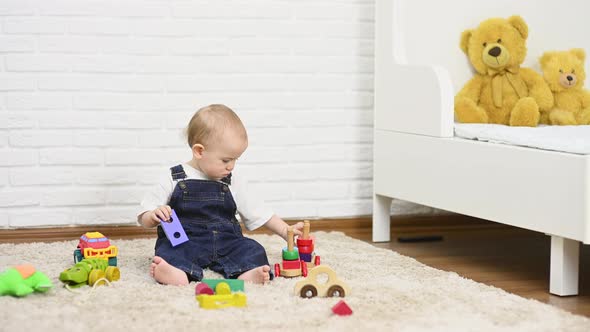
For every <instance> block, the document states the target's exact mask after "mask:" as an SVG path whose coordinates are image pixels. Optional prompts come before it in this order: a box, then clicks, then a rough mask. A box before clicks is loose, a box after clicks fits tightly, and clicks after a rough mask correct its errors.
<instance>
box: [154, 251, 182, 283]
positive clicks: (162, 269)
mask: <svg viewBox="0 0 590 332" xmlns="http://www.w3.org/2000/svg"><path fill="white" fill-rule="evenodd" d="M150 275H151V276H152V277H153V278H154V279H156V281H157V282H159V283H161V284H164V285H178V286H184V285H188V277H187V276H186V273H185V272H184V271H182V270H180V269H178V268H176V267H174V266H172V265H170V264H168V262H166V261H165V260H164V259H163V258H162V257H159V256H154V259H153V260H152V264H151V265H150Z"/></svg>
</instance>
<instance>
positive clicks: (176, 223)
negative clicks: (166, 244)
mask: <svg viewBox="0 0 590 332" xmlns="http://www.w3.org/2000/svg"><path fill="white" fill-rule="evenodd" d="M171 220H172V221H171V222H167V221H162V222H160V225H161V226H162V229H163V230H164V233H166V237H167V238H168V240H170V243H171V244H172V246H173V247H176V246H177V245H179V244H182V243H185V242H186V241H188V237H187V236H186V233H185V232H184V229H183V228H182V224H180V220H179V219H178V216H177V215H176V212H174V210H172V215H171Z"/></svg>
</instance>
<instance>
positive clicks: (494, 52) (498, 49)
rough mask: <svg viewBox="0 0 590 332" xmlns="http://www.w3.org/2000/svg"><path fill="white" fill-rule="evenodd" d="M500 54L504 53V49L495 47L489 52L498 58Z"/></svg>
mask: <svg viewBox="0 0 590 332" xmlns="http://www.w3.org/2000/svg"><path fill="white" fill-rule="evenodd" d="M500 53H502V49H501V48H499V47H498V46H494V47H492V48H491V49H490V50H489V51H488V54H489V55H491V56H493V57H497V56H498V55H500Z"/></svg>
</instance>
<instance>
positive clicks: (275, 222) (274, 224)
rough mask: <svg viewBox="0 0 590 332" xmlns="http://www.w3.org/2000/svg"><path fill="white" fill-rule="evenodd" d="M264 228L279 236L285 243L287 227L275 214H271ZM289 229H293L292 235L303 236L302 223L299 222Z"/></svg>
mask: <svg viewBox="0 0 590 332" xmlns="http://www.w3.org/2000/svg"><path fill="white" fill-rule="evenodd" d="M264 227H266V228H268V229H270V230H271V231H272V232H273V233H275V234H277V235H279V236H280V237H282V238H283V239H285V241H287V229H288V228H289V225H288V224H287V223H286V222H285V221H284V220H283V219H281V218H280V217H279V216H277V215H276V214H273V216H272V217H271V218H270V219H269V220H268V221H267V222H266V224H264ZM291 227H293V233H294V234H295V235H302V234H303V231H302V230H303V222H301V221H300V222H298V223H296V224H295V225H292V226H291Z"/></svg>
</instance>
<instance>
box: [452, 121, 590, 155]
mask: <svg viewBox="0 0 590 332" xmlns="http://www.w3.org/2000/svg"><path fill="white" fill-rule="evenodd" d="M455 136H458V137H462V138H468V139H475V140H478V141H485V142H492V143H501V144H510V145H518V146H526V147H532V148H537V149H543V150H552V151H561V152H569V153H576V154H590V126H542V125H541V126H539V127H536V128H530V127H510V126H503V125H494V124H466V123H455Z"/></svg>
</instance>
